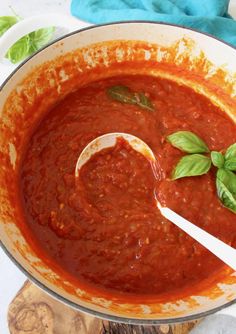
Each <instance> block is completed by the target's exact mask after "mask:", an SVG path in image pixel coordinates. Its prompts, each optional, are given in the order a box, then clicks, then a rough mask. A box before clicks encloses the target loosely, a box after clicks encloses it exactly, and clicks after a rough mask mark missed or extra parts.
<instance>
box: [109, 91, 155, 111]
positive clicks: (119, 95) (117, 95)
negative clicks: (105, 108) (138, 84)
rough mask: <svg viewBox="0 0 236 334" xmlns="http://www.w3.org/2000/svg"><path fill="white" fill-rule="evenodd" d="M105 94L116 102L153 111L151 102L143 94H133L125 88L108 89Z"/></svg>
mask: <svg viewBox="0 0 236 334" xmlns="http://www.w3.org/2000/svg"><path fill="white" fill-rule="evenodd" d="M107 94H108V96H110V97H111V98H112V99H114V100H116V101H119V102H122V103H127V104H133V105H137V106H139V107H141V108H143V109H148V110H149V111H154V106H153V104H152V102H151V100H150V99H149V98H148V97H147V96H146V95H145V94H144V93H134V92H132V91H131V90H130V89H129V88H128V87H127V86H113V87H110V88H108V89H107Z"/></svg>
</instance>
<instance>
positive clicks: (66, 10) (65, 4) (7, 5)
mask: <svg viewBox="0 0 236 334" xmlns="http://www.w3.org/2000/svg"><path fill="white" fill-rule="evenodd" d="M186 1H187V0H186ZM196 1H197V0H196ZM206 1H207V0H206ZM70 2H71V1H70V0H11V1H10V0H0V16H3V15H13V14H12V10H11V8H12V9H13V10H14V11H15V12H16V13H17V15H19V16H21V17H23V18H25V17H29V16H32V15H37V14H44V13H47V14H48V13H61V14H68V15H69V14H70ZM229 12H230V14H231V15H233V16H234V17H236V0H231V1H230V9H229ZM25 280H26V277H25V276H24V274H22V273H21V271H20V270H19V269H18V268H17V267H16V266H15V265H14V264H13V263H12V262H11V261H10V260H9V259H8V257H7V256H6V255H5V253H4V252H3V251H2V250H1V249H0V334H8V333H9V330H8V326H7V308H8V305H9V304H10V302H11V300H12V299H13V298H14V296H15V294H16V293H17V291H18V290H19V289H20V287H21V286H22V285H23V283H24V281H25ZM235 316H236V314H235ZM65 334H66V333H65Z"/></svg>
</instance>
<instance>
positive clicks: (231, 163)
mask: <svg viewBox="0 0 236 334" xmlns="http://www.w3.org/2000/svg"><path fill="white" fill-rule="evenodd" d="M224 167H225V168H226V169H228V170H232V171H236V157H235V158H230V159H228V160H226V161H225V164H224Z"/></svg>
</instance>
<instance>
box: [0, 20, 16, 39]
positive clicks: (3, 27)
mask: <svg viewBox="0 0 236 334" xmlns="http://www.w3.org/2000/svg"><path fill="white" fill-rule="evenodd" d="M17 22H18V18H17V17H16V16H0V36H2V35H3V34H4V33H5V32H6V31H7V30H8V29H9V28H11V26H13V25H14V24H16V23H17Z"/></svg>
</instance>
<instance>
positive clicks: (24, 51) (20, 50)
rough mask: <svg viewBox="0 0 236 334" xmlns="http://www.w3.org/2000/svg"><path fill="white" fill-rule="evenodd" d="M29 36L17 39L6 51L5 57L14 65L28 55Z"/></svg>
mask: <svg viewBox="0 0 236 334" xmlns="http://www.w3.org/2000/svg"><path fill="white" fill-rule="evenodd" d="M29 41H30V40H29V36H28V35H26V36H24V37H22V38H21V39H19V40H18V41H17V42H16V43H15V44H13V45H12V46H11V47H10V49H9V50H8V51H7V54H6V57H7V58H8V59H9V60H10V61H11V62H12V63H13V64H16V63H18V62H19V61H21V60H23V59H25V58H26V57H27V56H28V53H29V47H30V44H29Z"/></svg>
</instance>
